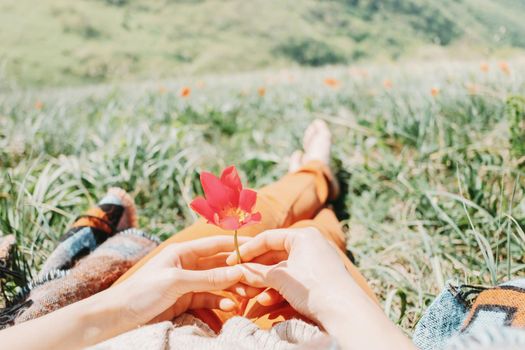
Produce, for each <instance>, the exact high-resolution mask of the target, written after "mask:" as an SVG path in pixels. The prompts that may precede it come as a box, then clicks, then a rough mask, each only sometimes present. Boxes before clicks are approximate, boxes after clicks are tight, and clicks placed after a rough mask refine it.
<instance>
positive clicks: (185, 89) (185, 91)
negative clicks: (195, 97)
mask: <svg viewBox="0 0 525 350" xmlns="http://www.w3.org/2000/svg"><path fill="white" fill-rule="evenodd" d="M180 95H181V97H189V96H190V95H191V89H190V88H189V87H187V86H183V87H182V88H181V89H180Z"/></svg>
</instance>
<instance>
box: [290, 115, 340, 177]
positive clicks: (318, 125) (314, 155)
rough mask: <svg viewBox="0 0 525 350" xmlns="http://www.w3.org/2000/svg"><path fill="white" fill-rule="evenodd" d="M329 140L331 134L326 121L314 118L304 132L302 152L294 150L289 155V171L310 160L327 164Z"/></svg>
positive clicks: (329, 147)
mask: <svg viewBox="0 0 525 350" xmlns="http://www.w3.org/2000/svg"><path fill="white" fill-rule="evenodd" d="M331 142H332V134H331V133H330V130H329V129H328V126H327V125H326V123H325V122H324V121H323V120H321V119H316V120H314V121H313V122H312V123H311V124H310V125H309V126H308V128H307V129H306V131H305V132H304V138H303V149H304V152H301V151H295V152H294V153H293V154H292V156H291V157H290V166H289V171H290V172H294V171H296V170H297V169H299V168H300V167H301V166H303V165H304V164H306V163H308V162H310V161H312V160H317V161H320V162H322V163H324V164H326V165H329V163H330V149H331Z"/></svg>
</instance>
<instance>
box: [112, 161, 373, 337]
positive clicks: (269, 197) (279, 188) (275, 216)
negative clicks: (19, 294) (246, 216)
mask: <svg viewBox="0 0 525 350" xmlns="http://www.w3.org/2000/svg"><path fill="white" fill-rule="evenodd" d="M331 182H332V174H331V172H330V170H329V169H328V167H326V166H325V165H324V164H322V163H320V162H316V161H314V162H310V163H308V164H307V165H305V166H303V167H302V168H301V169H299V170H298V171H297V172H295V173H290V174H287V175H285V176H284V177H283V178H281V179H280V180H279V181H277V182H275V183H273V184H270V185H268V186H266V187H264V188H262V189H260V190H259V191H258V195H257V204H256V206H255V211H259V212H260V213H261V215H262V221H261V222H260V223H259V224H256V225H253V226H248V227H245V228H242V229H241V230H239V232H238V234H239V235H244V236H251V237H253V236H255V235H257V234H258V233H260V232H263V231H265V230H270V229H276V228H286V227H315V228H317V229H318V230H319V231H320V232H321V233H322V234H323V235H324V236H325V237H326V238H327V239H328V240H329V241H330V242H332V243H333V244H334V245H335V246H336V247H337V248H338V252H339V254H340V256H341V259H342V260H343V262H344V264H345V266H346V268H347V270H348V272H349V273H350V275H351V276H352V277H353V279H354V280H355V281H356V282H357V283H358V285H359V286H360V287H361V288H362V289H363V290H364V291H365V292H366V293H367V295H369V296H370V298H372V299H373V300H376V301H377V299H376V297H375V295H374V293H373V291H372V290H371V289H370V287H369V286H368V284H367V282H366V280H365V278H364V277H363V276H362V275H361V273H360V272H359V271H358V270H357V268H356V267H355V266H354V264H352V262H351V261H350V260H349V259H348V257H347V256H346V254H345V253H344V252H345V250H346V249H345V248H346V247H345V237H344V233H343V231H342V230H341V226H340V223H339V221H338V220H337V218H336V216H335V214H334V213H333V211H332V210H330V209H326V208H324V206H325V203H326V201H327V199H328V196H329V194H330V193H329V192H330V183H331ZM232 234H233V233H232V232H231V231H225V230H221V229H220V228H218V227H216V226H214V225H210V224H207V223H206V221H205V220H203V219H200V220H198V221H197V222H196V223H195V224H193V225H191V226H189V227H187V228H185V229H184V230H182V231H181V232H179V233H177V234H175V235H173V236H172V237H170V238H169V239H167V240H166V241H164V242H163V243H162V244H161V245H159V246H158V247H157V248H156V249H155V250H154V251H152V252H151V253H149V254H148V255H147V256H145V257H144V258H143V259H142V260H141V261H139V262H138V263H137V264H136V265H134V266H133V267H132V268H131V269H129V270H128V271H127V272H126V273H125V274H124V275H123V276H122V277H120V279H119V280H118V281H117V282H116V283H119V282H121V281H123V280H124V279H126V278H128V277H129V276H131V275H132V274H133V273H134V272H135V271H136V270H137V269H139V268H140V267H141V266H142V265H144V263H146V262H147V261H148V260H149V259H151V258H152V257H153V256H155V255H156V254H158V253H159V252H160V251H161V250H162V249H164V247H166V246H167V245H169V244H173V243H177V242H184V241H189V240H193V239H197V238H202V237H208V236H214V235H232ZM312 258H313V259H314V258H315V257H312ZM245 306H246V307H245V308H244V313H243V314H242V316H245V317H247V318H249V319H251V320H252V321H253V322H254V323H256V324H257V325H258V326H259V327H261V328H263V329H268V328H271V327H272V326H273V325H274V324H276V323H279V322H282V321H284V320H287V319H292V318H302V319H304V317H303V316H301V315H300V314H299V313H298V312H297V311H295V310H294V309H293V308H292V307H291V306H290V305H289V304H288V303H286V302H282V303H280V304H278V305H273V306H269V307H264V306H262V305H260V304H258V303H257V302H256V301H255V299H252V300H250V301H248V303H247V305H245ZM194 314H195V315H196V316H197V317H199V318H200V319H201V320H203V321H204V322H206V323H207V324H208V325H209V326H210V327H211V328H212V329H213V330H214V331H216V332H218V331H220V329H221V328H222V325H223V324H224V322H225V321H226V320H228V319H229V318H231V317H233V316H239V314H236V313H232V312H223V311H220V310H207V309H205V310H194ZM307 321H308V320H307Z"/></svg>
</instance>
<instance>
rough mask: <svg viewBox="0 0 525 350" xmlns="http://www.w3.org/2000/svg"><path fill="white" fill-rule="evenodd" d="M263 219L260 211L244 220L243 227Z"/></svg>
mask: <svg viewBox="0 0 525 350" xmlns="http://www.w3.org/2000/svg"><path fill="white" fill-rule="evenodd" d="M261 219H262V216H261V213H259V212H257V213H255V214H252V215H249V216H248V217H247V218H246V219H244V220H243V222H242V223H241V227H245V226H250V225H254V224H258V223H260V222H261Z"/></svg>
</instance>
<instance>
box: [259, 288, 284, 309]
mask: <svg viewBox="0 0 525 350" xmlns="http://www.w3.org/2000/svg"><path fill="white" fill-rule="evenodd" d="M283 300H284V298H283V297H282V295H281V294H279V292H278V291H276V290H275V289H268V290H265V291H264V292H262V293H261V294H259V295H258V296H257V302H258V303H259V304H261V305H262V306H272V305H276V304H279V303H280V302H282V301H283Z"/></svg>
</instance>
